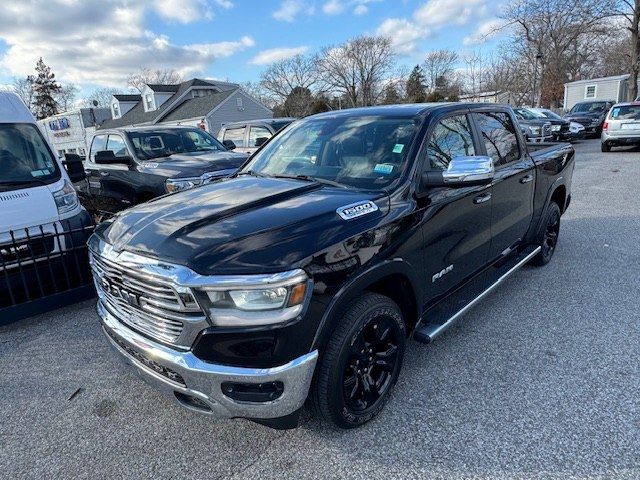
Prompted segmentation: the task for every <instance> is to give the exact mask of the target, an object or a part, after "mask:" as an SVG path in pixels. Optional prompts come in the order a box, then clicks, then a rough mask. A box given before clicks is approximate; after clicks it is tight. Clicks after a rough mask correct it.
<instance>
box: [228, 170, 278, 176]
mask: <svg viewBox="0 0 640 480" xmlns="http://www.w3.org/2000/svg"><path fill="white" fill-rule="evenodd" d="M240 175H250V176H252V177H258V178H265V177H269V176H270V175H265V174H264V173H260V172H256V171H255V170H247V171H244V172H238V173H237V174H236V177H239V176H240Z"/></svg>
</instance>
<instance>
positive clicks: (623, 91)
mask: <svg viewBox="0 0 640 480" xmlns="http://www.w3.org/2000/svg"><path fill="white" fill-rule="evenodd" d="M638 84H639V85H640V82H638ZM628 93H629V75H628V74H627V75H616V76H613V77H602V78H593V79H589V80H577V81H575V82H569V83H565V84H564V109H565V110H571V108H572V107H573V106H574V105H575V104H576V103H578V102H584V101H585V100H613V101H614V102H625V101H627V100H628V98H627V95H628Z"/></svg>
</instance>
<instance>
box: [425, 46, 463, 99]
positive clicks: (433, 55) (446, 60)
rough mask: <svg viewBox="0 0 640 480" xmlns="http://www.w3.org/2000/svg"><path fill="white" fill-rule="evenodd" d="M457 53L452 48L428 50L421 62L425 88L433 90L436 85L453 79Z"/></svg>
mask: <svg viewBox="0 0 640 480" xmlns="http://www.w3.org/2000/svg"><path fill="white" fill-rule="evenodd" d="M457 62H458V54H457V53H456V52H454V51H452V50H435V51H433V52H429V53H428V54H427V56H426V58H425V60H424V63H423V64H422V68H423V70H424V73H425V76H426V79H427V89H428V90H429V91H430V92H433V91H435V90H436V89H437V87H438V85H439V84H441V86H442V84H443V83H447V82H450V81H453V80H454V79H453V78H452V77H453V73H454V68H455V65H456V63H457Z"/></svg>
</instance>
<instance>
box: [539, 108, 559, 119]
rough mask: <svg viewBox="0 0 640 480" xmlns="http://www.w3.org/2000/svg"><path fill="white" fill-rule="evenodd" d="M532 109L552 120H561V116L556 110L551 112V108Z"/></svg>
mask: <svg viewBox="0 0 640 480" xmlns="http://www.w3.org/2000/svg"><path fill="white" fill-rule="evenodd" d="M534 111H535V112H536V113H539V114H540V115H542V116H543V117H546V118H552V119H554V120H562V117H561V116H560V115H558V114H557V113H556V112H552V111H551V110H534Z"/></svg>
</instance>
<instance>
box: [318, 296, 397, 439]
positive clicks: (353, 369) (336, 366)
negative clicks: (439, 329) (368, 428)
mask: <svg viewBox="0 0 640 480" xmlns="http://www.w3.org/2000/svg"><path fill="white" fill-rule="evenodd" d="M405 345H406V329H405V325H404V321H403V318H402V313H401V311H400V309H399V308H398V306H397V305H396V304H395V303H394V302H393V301H392V300H391V299H390V298H388V297H385V296H383V295H379V294H376V293H365V294H363V295H362V296H361V297H359V298H357V299H356V300H355V301H354V302H353V303H352V304H351V305H350V306H349V307H348V309H347V310H346V312H345V313H344V315H343V317H342V318H341V319H340V323H339V325H338V326H337V327H336V330H335V331H334V332H333V334H332V336H331V338H330V340H329V344H328V345H327V348H326V351H325V352H324V354H323V355H322V357H321V361H320V364H319V367H318V370H317V373H316V378H315V380H314V386H313V390H312V394H311V398H312V401H313V404H314V406H315V410H316V412H317V413H318V414H319V415H320V416H321V417H323V418H324V419H326V420H329V421H331V422H333V423H334V424H335V425H337V426H338V427H340V428H354V427H357V426H360V425H363V424H364V423H366V422H368V421H369V420H371V419H372V418H374V417H375V416H376V415H378V414H379V413H380V411H381V410H382V408H383V407H384V405H385V404H386V402H387V400H388V399H389V395H390V393H391V390H392V388H393V386H394V385H395V383H396V381H397V379H398V375H399V373H400V368H401V366H402V359H403V357H404V350H405Z"/></svg>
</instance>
